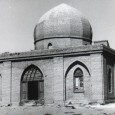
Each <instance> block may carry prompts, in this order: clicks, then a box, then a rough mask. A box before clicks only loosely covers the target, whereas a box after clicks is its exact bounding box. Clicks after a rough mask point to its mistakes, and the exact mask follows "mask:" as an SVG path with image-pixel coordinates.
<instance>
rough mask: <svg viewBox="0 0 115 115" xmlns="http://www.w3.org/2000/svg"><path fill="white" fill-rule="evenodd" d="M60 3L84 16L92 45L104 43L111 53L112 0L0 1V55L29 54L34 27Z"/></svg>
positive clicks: (114, 43) (114, 30) (114, 39)
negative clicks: (98, 41)
mask: <svg viewBox="0 0 115 115" xmlns="http://www.w3.org/2000/svg"><path fill="white" fill-rule="evenodd" d="M61 3H66V4H68V5H71V6H73V7H75V8H77V9H78V10H80V11H81V12H82V14H84V15H85V17H86V18H87V19H88V20H89V21H90V23H91V26H92V29H93V41H97V40H108V41H109V44H110V47H111V48H113V49H115V0H0V52H23V51H29V50H33V49H34V44H33V43H34V38H33V31H34V27H35V25H36V23H37V22H38V20H39V18H40V17H41V16H42V15H43V14H44V13H45V12H47V11H48V10H49V9H51V8H53V7H55V6H57V5H59V4H61Z"/></svg>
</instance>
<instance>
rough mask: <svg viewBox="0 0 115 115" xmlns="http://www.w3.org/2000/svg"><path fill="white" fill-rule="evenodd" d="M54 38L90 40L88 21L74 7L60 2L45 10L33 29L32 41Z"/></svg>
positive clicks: (90, 32) (90, 30)
mask: <svg viewBox="0 0 115 115" xmlns="http://www.w3.org/2000/svg"><path fill="white" fill-rule="evenodd" d="M54 38H61V39H64V38H74V39H75V38H76V39H84V40H86V41H88V42H90V43H91V42H92V29H91V26H90V23H89V21H88V20H87V19H86V18H85V17H84V16H83V15H82V14H81V13H80V12H79V11H78V10H77V9H75V8H73V7H71V6H69V5H67V4H61V5H58V6H56V7H54V8H53V9H51V10H49V11H48V12H46V13H45V14H44V15H43V16H42V17H41V18H40V20H39V22H38V23H37V25H36V27H35V30H34V42H35V44H36V42H39V41H41V40H45V39H54Z"/></svg>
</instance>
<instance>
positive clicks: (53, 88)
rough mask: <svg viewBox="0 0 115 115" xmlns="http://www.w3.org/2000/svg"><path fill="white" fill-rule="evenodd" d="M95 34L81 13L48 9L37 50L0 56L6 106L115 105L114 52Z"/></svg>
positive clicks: (1, 97)
mask: <svg viewBox="0 0 115 115" xmlns="http://www.w3.org/2000/svg"><path fill="white" fill-rule="evenodd" d="M92 34H93V33H92V27H91V25H90V23H89V21H88V20H87V19H86V18H85V17H84V16H83V15H82V14H81V13H80V12H79V11H78V10H77V9H75V8H73V7H71V6H69V5H66V4H61V5H59V6H56V7H54V8H53V9H51V10H49V11H48V12H47V13H46V14H44V15H43V16H42V17H41V18H40V19H39V22H38V23H37V24H36V27H35V29H34V46H35V49H34V50H32V51H28V52H20V53H3V54H0V103H1V105H23V104H27V103H37V104H41V105H48V104H56V105H66V104H68V103H73V104H77V103H85V104H89V103H100V104H102V103H108V102H114V100H115V50H113V49H111V48H110V46H109V43H108V41H106V40H105V41H94V42H92Z"/></svg>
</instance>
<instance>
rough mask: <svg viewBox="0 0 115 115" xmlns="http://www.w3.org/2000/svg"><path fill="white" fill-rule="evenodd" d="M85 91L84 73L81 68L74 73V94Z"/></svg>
mask: <svg viewBox="0 0 115 115" xmlns="http://www.w3.org/2000/svg"><path fill="white" fill-rule="evenodd" d="M76 91H83V72H82V70H81V69H80V68H77V69H76V70H75V71H74V92H76Z"/></svg>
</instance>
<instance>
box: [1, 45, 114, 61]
mask: <svg viewBox="0 0 115 115" xmlns="http://www.w3.org/2000/svg"><path fill="white" fill-rule="evenodd" d="M104 49H105V50H110V48H109V49H108V48H106V47H104V46H103V45H87V46H79V47H70V48H64V49H50V50H33V51H28V52H20V53H3V54H1V55H0V61H10V60H11V61H13V60H14V61H16V60H17V61H18V60H32V59H43V58H52V57H56V56H65V57H66V56H74V55H88V54H94V53H102V52H103V50H104ZM113 52H114V54H115V51H113Z"/></svg>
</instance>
